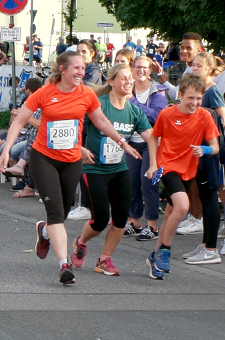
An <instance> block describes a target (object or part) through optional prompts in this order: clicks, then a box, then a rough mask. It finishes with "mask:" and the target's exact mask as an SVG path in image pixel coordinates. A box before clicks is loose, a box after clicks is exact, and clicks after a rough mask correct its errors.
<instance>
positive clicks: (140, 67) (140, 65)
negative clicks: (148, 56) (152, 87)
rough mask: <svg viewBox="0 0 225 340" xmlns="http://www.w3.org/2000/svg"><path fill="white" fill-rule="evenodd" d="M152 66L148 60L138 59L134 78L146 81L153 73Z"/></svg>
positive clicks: (134, 69) (134, 68) (134, 67)
mask: <svg viewBox="0 0 225 340" xmlns="http://www.w3.org/2000/svg"><path fill="white" fill-rule="evenodd" d="M151 71H152V70H151V68H150V67H149V62H148V61H147V60H141V59H139V60H137V61H136V62H135V65H134V66H133V78H134V80H135V81H141V82H143V81H146V80H148V79H149V76H150V74H151Z"/></svg>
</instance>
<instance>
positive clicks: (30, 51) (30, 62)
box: [29, 0, 34, 66]
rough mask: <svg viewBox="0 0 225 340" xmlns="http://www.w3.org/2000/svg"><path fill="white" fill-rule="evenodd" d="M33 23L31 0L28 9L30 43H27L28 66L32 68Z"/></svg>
mask: <svg viewBox="0 0 225 340" xmlns="http://www.w3.org/2000/svg"><path fill="white" fill-rule="evenodd" d="M33 21H34V7H33V0H31V8H30V43H29V66H32V62H33V44H32V40H33Z"/></svg>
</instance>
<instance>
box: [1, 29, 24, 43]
mask: <svg viewBox="0 0 225 340" xmlns="http://www.w3.org/2000/svg"><path fill="white" fill-rule="evenodd" d="M1 40H2V41H20V40H21V27H13V28H9V27H7V26H2V27H1Z"/></svg>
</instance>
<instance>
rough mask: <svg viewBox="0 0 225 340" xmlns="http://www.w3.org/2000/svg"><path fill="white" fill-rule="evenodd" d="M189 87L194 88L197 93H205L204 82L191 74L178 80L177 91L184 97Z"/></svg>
mask: <svg viewBox="0 0 225 340" xmlns="http://www.w3.org/2000/svg"><path fill="white" fill-rule="evenodd" d="M189 87H192V88H194V89H195V90H196V91H197V92H201V93H202V94H203V93H204V92H205V83H204V80H203V79H202V78H201V77H199V76H196V75H194V74H191V73H188V74H185V75H184V76H183V78H182V79H179V91H180V92H181V94H182V95H184V93H185V91H186V90H187V88H189Z"/></svg>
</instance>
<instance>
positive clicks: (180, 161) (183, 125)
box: [152, 105, 220, 181]
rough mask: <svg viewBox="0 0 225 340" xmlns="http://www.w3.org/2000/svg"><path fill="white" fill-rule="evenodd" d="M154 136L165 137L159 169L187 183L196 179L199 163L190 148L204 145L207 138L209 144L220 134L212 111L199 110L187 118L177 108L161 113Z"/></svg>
mask: <svg viewBox="0 0 225 340" xmlns="http://www.w3.org/2000/svg"><path fill="white" fill-rule="evenodd" d="M152 135H153V136H155V137H161V142H160V146H159V149H158V152H157V164H158V167H161V166H162V167H163V168H164V174H166V173H167V172H176V173H177V174H179V176H180V177H181V178H182V179H183V180H185V181H187V180H189V179H191V178H194V177H195V175H196V172H197V167H198V161H199V159H198V158H197V157H195V156H194V155H193V148H192V147H191V146H190V145H191V144H192V145H201V143H202V140H203V138H205V140H206V141H209V140H211V139H213V138H215V137H218V136H219V135H220V134H219V131H218V129H217V126H216V124H215V122H214V120H213V118H212V116H211V113H210V112H209V111H207V110H205V109H203V108H202V107H199V108H198V109H197V110H196V111H195V113H193V114H184V113H182V112H180V111H179V110H178V108H177V105H176V106H171V107H168V108H166V109H163V110H162V111H161V112H160V114H159V116H158V118H157V120H156V123H155V125H154V128H153V132H152Z"/></svg>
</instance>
